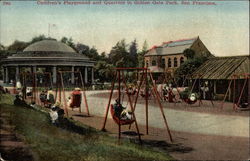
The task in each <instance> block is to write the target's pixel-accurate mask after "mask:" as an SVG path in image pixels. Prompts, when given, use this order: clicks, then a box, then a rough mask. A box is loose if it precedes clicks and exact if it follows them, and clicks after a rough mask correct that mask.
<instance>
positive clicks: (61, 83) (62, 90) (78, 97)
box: [55, 71, 90, 117]
mask: <svg viewBox="0 0 250 161" xmlns="http://www.w3.org/2000/svg"><path fill="white" fill-rule="evenodd" d="M72 73H74V75H78V76H74V80H73V81H74V82H75V83H74V85H77V88H79V89H75V90H74V91H73V92H72V93H71V96H70V100H71V102H70V103H69V104H68V101H67V99H66V90H67V89H66V88H68V87H67V86H65V85H68V84H65V82H66V80H65V79H64V75H65V74H72ZM57 75H58V78H59V79H57V83H56V87H57V88H56V98H55V100H58V101H59V102H60V103H61V102H62V99H63V107H64V110H65V112H66V115H67V117H68V116H69V114H68V106H69V107H70V108H72V111H73V109H74V108H79V112H80V113H81V101H82V100H84V104H85V107H86V113H87V115H88V116H90V113H89V107H88V102H87V97H86V92H85V86H84V83H83V78H82V73H81V72H80V71H75V72H73V71H59V72H58V74H57ZM71 81H72V80H71ZM72 85H73V84H72ZM71 88H72V86H71ZM81 91H82V92H81ZM82 97H83V99H82Z"/></svg>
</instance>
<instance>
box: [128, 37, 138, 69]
mask: <svg viewBox="0 0 250 161" xmlns="http://www.w3.org/2000/svg"><path fill="white" fill-rule="evenodd" d="M129 64H130V67H136V66H137V65H138V57H137V42H136V39H135V40H134V41H132V42H131V45H130V46H129Z"/></svg>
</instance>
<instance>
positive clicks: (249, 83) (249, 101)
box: [247, 78, 250, 107]
mask: <svg viewBox="0 0 250 161" xmlns="http://www.w3.org/2000/svg"><path fill="white" fill-rule="evenodd" d="M247 86H248V96H247V97H248V98H247V102H248V107H250V78H248V82H247Z"/></svg>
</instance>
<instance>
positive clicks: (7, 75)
mask: <svg viewBox="0 0 250 161" xmlns="http://www.w3.org/2000/svg"><path fill="white" fill-rule="evenodd" d="M2 64H3V69H4V70H3V71H4V73H3V80H4V83H10V82H12V81H19V80H20V75H21V74H20V73H21V72H22V71H29V72H31V73H36V72H38V71H44V72H48V73H51V77H52V78H51V79H52V82H53V83H54V84H55V83H56V82H57V79H58V78H57V77H58V75H57V73H58V71H70V72H69V74H70V77H71V78H70V81H71V83H74V80H75V72H76V71H79V72H81V73H82V77H83V80H84V82H85V83H93V81H94V70H93V66H94V61H91V60H90V59H89V58H88V57H86V56H84V55H82V54H79V53H77V52H76V51H75V50H74V49H72V48H71V47H69V46H68V45H66V44H64V43H62V42H58V41H56V40H42V41H39V42H36V43H33V44H31V45H29V46H28V47H26V48H25V49H24V50H23V52H20V53H17V54H14V55H12V56H9V57H7V58H5V59H3V60H2Z"/></svg>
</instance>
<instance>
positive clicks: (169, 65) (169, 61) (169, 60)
mask: <svg viewBox="0 0 250 161" xmlns="http://www.w3.org/2000/svg"><path fill="white" fill-rule="evenodd" d="M171 63H172V62H171V58H168V67H171V66H172V65H171Z"/></svg>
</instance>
